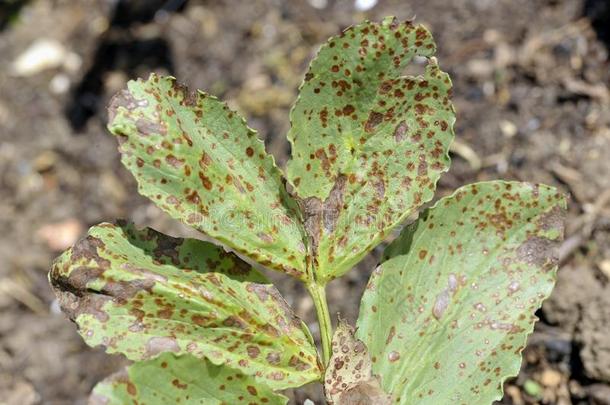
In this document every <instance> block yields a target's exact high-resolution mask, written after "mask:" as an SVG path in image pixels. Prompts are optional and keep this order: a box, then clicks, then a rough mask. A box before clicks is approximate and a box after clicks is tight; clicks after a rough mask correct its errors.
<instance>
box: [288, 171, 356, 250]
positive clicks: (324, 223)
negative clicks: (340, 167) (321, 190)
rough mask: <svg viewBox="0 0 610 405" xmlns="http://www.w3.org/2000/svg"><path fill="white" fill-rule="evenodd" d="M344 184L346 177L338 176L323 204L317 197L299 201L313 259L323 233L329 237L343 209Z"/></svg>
mask: <svg viewBox="0 0 610 405" xmlns="http://www.w3.org/2000/svg"><path fill="white" fill-rule="evenodd" d="M346 184H347V176H345V175H343V174H340V175H339V176H338V177H337V179H336V180H335V184H334V186H333V188H332V189H331V191H330V193H329V194H328V197H327V198H326V200H325V201H324V202H322V201H321V200H320V199H319V198H317V197H308V198H305V199H302V200H299V203H300V205H301V209H302V211H303V221H304V227H305V231H306V233H307V236H308V240H309V247H310V255H311V257H314V258H315V257H316V256H317V252H318V245H319V243H320V239H321V238H322V237H323V233H324V235H331V234H332V233H333V232H334V231H335V228H336V226H337V222H338V220H339V216H340V215H341V211H342V209H343V198H344V194H345V187H346ZM314 260H315V259H314Z"/></svg>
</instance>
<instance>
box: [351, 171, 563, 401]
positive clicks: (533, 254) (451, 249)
mask: <svg viewBox="0 0 610 405" xmlns="http://www.w3.org/2000/svg"><path fill="white" fill-rule="evenodd" d="M565 206H566V202H565V199H564V197H563V196H562V195H561V194H559V193H558V192H557V191H556V190H555V189H553V188H551V187H548V186H544V185H532V184H529V183H518V182H503V181H492V182H486V183H478V184H472V185H469V186H465V187H462V188H460V189H459V190H457V191H456V192H455V193H454V194H453V195H451V196H449V197H446V198H442V199H441V200H439V201H438V202H437V203H436V205H435V206H434V207H433V208H431V209H428V210H426V211H425V212H424V213H423V214H422V215H421V217H420V219H419V220H417V221H416V222H414V223H413V224H411V225H409V226H407V227H406V228H405V229H404V230H403V231H402V233H401V235H400V236H399V238H398V239H397V240H396V241H394V242H393V243H392V244H391V245H390V246H389V247H388V248H387V249H386V251H385V254H384V256H385V257H384V261H383V262H382V264H381V265H380V266H379V267H378V268H377V269H376V270H375V271H374V272H373V275H372V276H371V279H370V281H369V283H368V286H367V288H366V290H365V293H364V297H363V299H362V303H361V307H360V317H359V319H358V331H357V333H356V336H357V337H358V338H360V339H362V341H363V342H364V343H365V344H366V345H367V346H368V348H369V350H370V353H371V356H372V358H373V372H374V373H376V374H378V375H379V376H380V378H381V386H382V388H383V389H384V390H385V391H386V392H389V393H391V394H393V395H394V396H395V397H396V403H397V404H413V403H417V404H418V405H426V404H430V405H433V404H434V405H436V404H447V403H453V404H459V405H461V404H467V405H470V404H489V403H491V402H493V401H494V400H497V399H500V398H501V397H502V383H503V382H504V380H505V379H506V378H508V377H511V376H515V375H516V374H517V372H518V371H519V366H520V364H521V351H522V350H523V348H524V347H525V344H526V340H527V336H528V335H529V334H530V333H531V332H532V330H533V328H534V323H535V321H536V320H537V318H536V316H535V315H534V313H535V312H536V310H537V309H538V308H540V305H541V304H542V301H543V300H544V299H545V298H546V297H548V295H549V294H550V292H551V290H552V288H553V285H554V283H555V271H556V269H557V259H556V256H555V255H556V251H555V249H556V247H557V246H558V244H559V243H560V242H561V240H562V238H563V215H564V213H565V212H564V211H565ZM439 382H442V383H439Z"/></svg>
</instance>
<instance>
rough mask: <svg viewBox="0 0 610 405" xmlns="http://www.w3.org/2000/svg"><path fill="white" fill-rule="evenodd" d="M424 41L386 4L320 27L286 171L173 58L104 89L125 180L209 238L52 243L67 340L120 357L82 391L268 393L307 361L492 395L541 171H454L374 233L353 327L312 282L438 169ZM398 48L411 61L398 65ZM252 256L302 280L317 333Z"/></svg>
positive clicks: (535, 261)
mask: <svg viewBox="0 0 610 405" xmlns="http://www.w3.org/2000/svg"><path fill="white" fill-rule="evenodd" d="M434 52H435V45H434V42H433V40H432V37H431V35H430V33H429V32H428V30H427V29H426V28H424V27H423V26H421V25H414V24H413V23H412V22H410V21H407V22H398V21H396V20H395V19H393V18H387V19H384V20H383V21H382V22H381V23H371V22H364V23H362V24H360V25H357V26H354V27H351V28H348V29H347V30H345V31H344V32H343V33H341V34H340V35H339V36H337V37H333V38H331V39H330V40H329V41H328V42H327V43H326V44H324V45H323V46H322V48H321V50H320V52H319V54H318V56H317V57H316V58H315V59H314V60H313V62H312V63H311V66H310V68H309V71H308V72H307V74H306V75H305V80H304V82H303V84H302V85H301V87H300V94H299V97H298V99H297V101H296V103H295V105H294V107H293V109H292V111H291V114H290V118H291V123H292V126H291V129H290V131H289V133H288V139H289V141H290V143H291V145H292V158H291V160H290V161H289V162H288V166H287V170H286V177H284V175H283V173H282V171H281V170H280V169H278V168H277V167H276V166H275V163H274V159H273V157H271V156H270V155H268V154H267V153H266V152H265V149H264V145H263V143H262V142H261V141H260V140H259V139H258V138H257V135H256V133H255V132H254V131H253V130H252V129H250V128H248V127H247V126H246V123H245V121H244V120H243V119H242V118H241V117H240V116H239V115H238V114H237V113H236V112H234V111H231V110H230V109H229V108H228V107H227V106H226V105H225V104H224V103H222V102H220V101H219V100H217V99H216V98H214V97H212V96H209V95H207V94H205V93H203V92H200V91H198V92H189V91H188V90H187V89H186V88H185V87H184V86H182V85H179V84H177V83H176V81H175V80H174V78H171V77H160V76H157V75H151V76H150V77H149V79H148V80H137V81H132V82H129V84H128V88H127V89H126V90H123V91H122V92H120V93H119V94H118V95H116V96H115V97H114V99H113V100H112V102H111V104H110V108H109V116H110V117H109V120H110V123H109V129H110V131H111V132H112V133H113V134H114V135H116V136H117V138H118V140H119V144H120V146H119V150H120V152H121V154H122V161H123V163H124V164H125V166H126V167H127V168H128V169H129V170H130V171H131V172H132V173H133V175H134V176H135V177H136V179H137V181H138V184H139V192H140V193H141V194H143V195H145V196H147V197H149V198H150V199H151V200H152V201H153V202H154V203H155V204H157V205H158V206H159V207H160V208H161V209H163V210H164V211H165V212H167V213H168V214H169V215H171V216H172V217H174V218H176V219H178V220H180V221H182V222H184V223H186V224H187V225H190V226H192V227H193V228H195V229H196V230H198V231H201V232H203V233H205V234H206V235H208V236H210V237H212V238H214V239H216V240H217V241H218V242H219V245H216V244H212V243H208V242H203V241H200V240H196V239H178V238H172V237H169V236H166V235H163V234H160V233H158V232H156V231H154V230H152V229H138V228H136V227H134V226H133V225H131V224H128V223H125V222H117V223H114V224H111V223H103V224H100V225H97V226H94V227H93V228H91V229H90V230H89V233H88V235H87V237H85V238H84V239H83V240H81V241H80V242H78V243H77V244H76V245H75V246H74V247H73V248H71V249H70V250H68V251H67V252H65V253H64V254H63V255H61V256H60V257H59V258H58V259H57V260H56V262H55V263H54V266H53V269H52V271H51V274H50V281H51V284H52V286H53V288H54V290H55V293H56V294H57V296H58V298H59V303H60V305H61V307H62V309H63V310H64V311H65V312H66V313H67V314H68V315H69V316H70V318H71V319H72V320H73V321H74V322H76V323H77V325H78V330H79V332H80V334H81V335H82V336H83V338H84V339H85V341H86V342H87V343H88V344H89V345H91V346H98V345H101V346H104V347H105V348H106V350H107V352H108V353H121V354H123V355H125V356H126V357H127V358H128V359H130V360H133V361H134V363H133V364H132V365H131V366H129V367H127V368H126V369H125V370H124V371H122V372H120V373H118V374H116V375H113V376H111V377H109V378H108V379H107V380H105V381H103V382H101V383H100V384H99V385H97V387H95V389H94V390H93V394H92V402H93V403H101V404H128V403H129V404H131V403H139V404H144V403H145V404H148V405H150V404H174V403H180V404H185V403H186V404H229V405H234V404H241V403H244V404H285V403H286V401H287V398H286V397H285V396H284V395H282V393H281V391H282V390H284V389H287V388H294V387H299V386H302V385H304V384H307V383H310V382H313V381H319V382H322V383H323V384H324V388H325V393H326V398H327V401H328V402H329V403H332V404H356V403H358V404H360V403H370V404H382V405H383V404H418V405H422V404H434V405H437V404H448V403H455V404H468V405H472V404H490V403H491V402H492V401H494V400H496V399H499V398H500V397H501V395H502V383H503V381H504V380H505V379H506V378H507V377H510V376H514V375H516V374H517V372H518V370H519V365H520V363H521V351H522V350H523V348H524V346H525V343H526V339H527V336H528V334H529V333H531V331H532V329H533V326H534V323H535V321H536V317H535V315H534V313H535V311H536V310H537V309H538V308H539V307H540V305H541V303H542V301H543V300H544V299H545V298H546V297H547V296H548V295H549V293H550V292H551V289H552V287H553V283H554V280H555V271H556V260H555V258H554V248H555V246H556V245H557V243H558V242H559V241H560V240H561V238H562V232H563V215H564V210H565V205H566V202H565V200H564V198H563V196H562V195H560V194H559V193H557V191H556V190H554V189H553V188H551V187H547V186H544V185H535V184H529V183H519V182H505V181H490V182H483V183H477V184H472V185H468V186H465V187H462V188H460V189H458V190H457V191H456V192H454V193H453V194H452V195H450V196H448V197H444V198H441V199H440V200H439V201H438V202H437V203H436V204H435V205H434V206H432V207H431V208H427V209H425V210H423V212H421V213H420V215H419V218H418V219H417V220H416V221H414V222H412V223H410V224H408V225H407V226H406V227H404V229H403V230H402V232H401V233H400V235H399V236H398V237H397V238H396V239H395V240H394V241H393V242H392V243H390V245H389V246H388V247H387V248H386V249H385V252H384V254H383V257H382V260H381V263H380V264H379V266H378V267H377V268H376V269H375V270H374V271H373V274H372V276H371V279H370V281H369V283H368V285H367V287H366V290H365V292H364V296H363V297H362V303H361V306H360V316H359V318H358V321H357V325H355V327H352V326H350V325H348V324H347V323H345V322H339V325H338V327H337V330H336V331H335V333H334V334H333V331H332V324H331V318H330V315H329V310H328V306H327V303H326V295H325V287H326V285H327V283H328V282H329V281H331V280H333V279H335V278H337V277H340V276H342V275H343V274H345V273H346V272H347V271H349V270H350V269H351V268H352V267H353V266H354V265H355V264H357V263H358V262H359V261H360V260H361V259H362V258H363V257H364V256H365V255H366V254H367V253H369V252H370V251H371V249H373V248H374V247H375V246H377V245H378V244H379V243H381V242H382V241H383V240H384V239H385V238H386V237H388V236H389V235H390V234H391V233H392V230H394V229H395V228H396V227H397V226H399V225H400V224H401V223H402V222H403V221H404V220H405V219H406V218H407V217H408V216H410V215H412V214H414V213H415V212H416V211H417V210H418V209H420V208H421V207H422V206H423V204H425V203H426V202H428V201H430V200H431V199H432V197H433V193H434V189H435V185H436V182H437V181H438V179H439V177H440V175H441V173H443V172H445V171H447V170H448V167H449V156H448V150H449V145H450V143H451V141H452V139H453V136H454V135H453V123H454V121H455V118H454V109H453V106H452V104H451V102H450V94H451V82H450V80H449V76H448V75H447V74H446V73H444V72H442V71H441V70H440V69H439V67H438V64H437V61H436V59H435V58H434V57H433V55H434ZM415 56H418V57H420V59H421V58H426V59H427V61H428V62H427V66H426V68H425V73H423V75H421V76H417V77H413V76H404V75H403V71H404V69H405V67H406V66H407V65H408V64H409V63H410V62H411V61H412V60H413V58H414V57H415ZM220 244H222V245H225V246H227V247H228V248H230V250H231V251H226V250H225V249H224V248H223V247H220ZM253 263H258V264H260V265H261V266H256V265H254V264H253ZM263 266H264V267H267V268H269V269H273V270H276V271H279V272H283V273H286V274H289V275H290V276H293V277H295V278H297V279H298V280H300V281H301V282H303V283H304V284H305V286H306V287H307V289H308V291H309V292H310V293H311V296H312V298H313V301H314V303H315V308H316V310H317V315H318V320H319V329H320V340H321V351H320V352H318V350H317V349H316V346H315V344H314V340H313V338H312V335H311V333H310V332H309V330H308V328H307V326H306V325H305V324H304V323H303V322H302V321H301V320H299V319H298V318H297V317H296V316H295V314H294V313H293V312H292V310H291V309H290V307H289V306H288V305H287V304H286V302H285V301H284V299H283V298H282V297H281V296H280V294H279V293H278V291H277V290H276V288H275V287H274V286H273V285H271V284H270V283H269V282H268V281H267V280H266V279H265V277H264V276H263V274H262V273H261V272H260V271H259V270H258V269H259V267H263Z"/></svg>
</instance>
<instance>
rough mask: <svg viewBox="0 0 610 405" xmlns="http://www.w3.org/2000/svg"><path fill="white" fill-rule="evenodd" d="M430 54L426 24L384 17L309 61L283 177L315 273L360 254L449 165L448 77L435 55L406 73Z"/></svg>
mask: <svg viewBox="0 0 610 405" xmlns="http://www.w3.org/2000/svg"><path fill="white" fill-rule="evenodd" d="M434 52H435V45H434V42H433V40H432V36H431V35H430V33H429V32H428V30H427V29H426V28H424V27H423V26H421V25H414V24H412V23H411V22H402V23H400V22H398V21H396V20H395V19H392V18H387V19H385V20H383V22H381V23H372V22H365V23H363V24H360V25H357V26H354V27H351V28H348V29H347V30H346V31H344V32H343V33H342V34H341V35H339V36H337V37H333V38H331V39H330V40H329V41H328V42H327V43H326V44H324V45H323V46H322V48H321V49H320V52H319V54H318V56H317V57H316V58H315V59H314V60H313V61H312V63H311V66H310V68H309V71H308V72H307V74H306V75H305V81H304V82H303V84H302V86H301V88H300V94H299V98H298V99H297V101H296V103H295V105H294V108H293V110H292V112H291V115H290V118H291V123H292V127H291V129H290V132H289V134H288V139H289V140H290V142H291V143H292V159H291V160H290V162H289V163H288V179H289V180H290V182H291V183H292V185H293V186H294V190H295V192H296V194H297V196H298V197H299V198H300V199H302V200H303V201H302V207H303V214H304V217H305V227H306V230H307V232H308V234H309V240H310V241H309V249H310V251H311V252H312V253H313V256H314V260H313V266H315V267H316V273H317V277H318V278H319V279H322V280H329V279H332V278H335V277H338V276H340V275H341V274H343V273H345V272H346V271H348V270H349V269H350V268H351V267H352V266H353V265H354V264H356V263H357V262H359V261H360V260H361V259H362V258H363V257H364V255H366V253H368V252H369V251H370V250H371V249H372V248H373V247H375V246H376V245H377V244H378V243H379V242H380V241H381V240H382V239H383V238H384V237H385V236H387V235H388V233H389V231H390V230H391V229H392V228H393V227H395V226H396V225H398V224H399V223H400V222H401V221H402V220H403V219H405V218H406V217H407V216H408V215H409V214H410V213H412V212H413V211H414V210H415V209H417V207H419V206H421V205H422V204H423V203H425V202H426V201H428V200H430V199H431V198H432V196H433V194H434V189H435V186H436V182H437V180H438V178H439V177H440V174H441V173H442V172H444V171H446V170H447V169H448V167H449V157H448V149H449V144H450V143H451V141H452V139H453V129H452V127H453V123H454V121H455V116H454V110H453V107H452V104H451V102H450V100H449V97H450V93H451V82H450V80H449V76H448V75H447V74H446V73H444V72H442V71H441V70H440V69H439V67H438V65H437V63H436V60H435V59H434V58H430V59H429V60H428V62H427V66H426V68H425V72H424V73H423V75H420V76H417V77H414V76H408V75H407V76H405V75H404V70H405V68H406V67H407V66H408V65H409V64H410V63H411V64H413V63H415V62H414V61H413V58H414V57H415V56H422V57H431V56H432V55H433V54H434ZM425 60H426V59H425V58H423V61H425ZM419 63H422V61H419Z"/></svg>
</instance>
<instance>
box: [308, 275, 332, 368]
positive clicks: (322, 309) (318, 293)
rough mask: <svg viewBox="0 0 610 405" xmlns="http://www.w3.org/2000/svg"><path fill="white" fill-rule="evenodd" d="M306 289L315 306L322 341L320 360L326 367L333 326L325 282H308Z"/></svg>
mask: <svg viewBox="0 0 610 405" xmlns="http://www.w3.org/2000/svg"><path fill="white" fill-rule="evenodd" d="M307 290H308V291H309V294H310V295H311V298H312V299H313V303H314V306H315V307H316V314H317V316H318V324H319V326H320V340H321V341H322V361H323V362H324V368H326V366H327V365H328V362H329V360H330V343H331V340H332V336H333V326H332V323H331V320H330V313H329V312H328V303H327V301H326V283H325V284H318V283H317V282H313V283H308V284H307Z"/></svg>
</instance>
